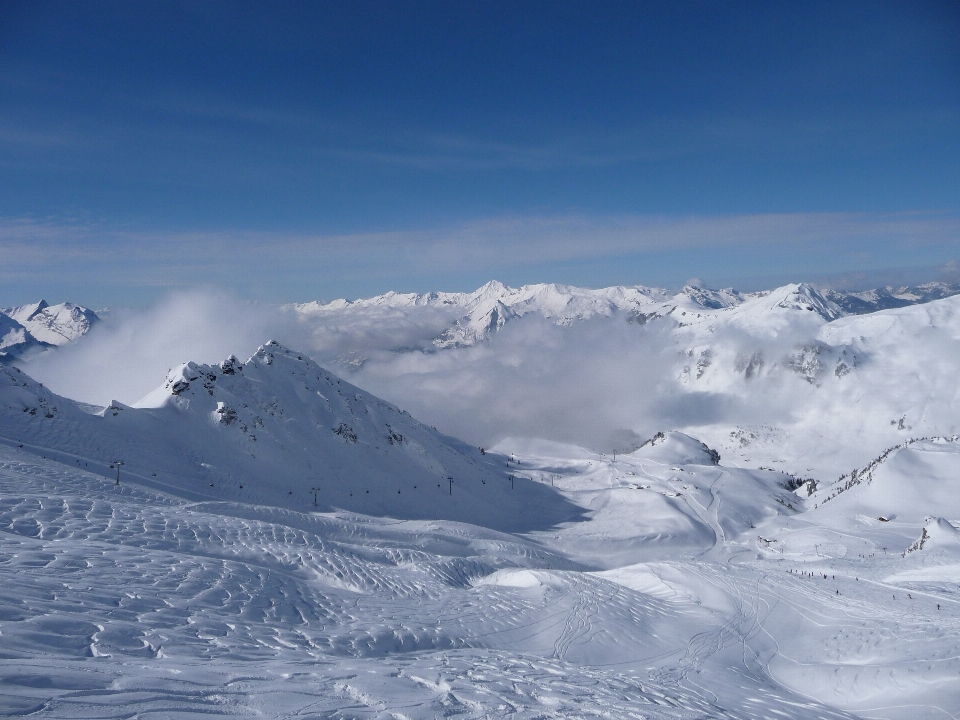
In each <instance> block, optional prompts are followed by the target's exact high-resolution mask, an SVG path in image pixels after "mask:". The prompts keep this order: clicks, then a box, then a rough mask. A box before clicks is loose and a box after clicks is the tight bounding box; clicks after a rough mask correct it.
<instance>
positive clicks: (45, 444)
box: [0, 343, 576, 529]
mask: <svg viewBox="0 0 960 720" xmlns="http://www.w3.org/2000/svg"><path fill="white" fill-rule="evenodd" d="M0 372H2V375H0V378H2V384H0V393H2V395H0V398H2V400H0V411H2V412H0V435H3V436H4V437H6V438H8V440H13V441H16V442H18V443H23V444H24V445H25V446H28V449H29V448H30V447H33V448H36V451H37V452H41V453H46V454H48V455H49V454H51V453H53V456H54V457H58V458H60V459H61V460H62V461H65V462H68V463H70V464H73V465H74V466H77V467H82V468H88V469H96V470H97V471H99V472H102V473H104V474H105V475H112V474H113V472H115V471H116V468H115V467H113V466H112V463H113V461H115V460H122V461H123V463H124V464H123V466H122V467H121V475H123V474H131V473H132V474H134V475H136V476H137V477H138V480H139V481H140V482H144V483H146V484H153V485H154V486H157V487H162V488H163V489H165V490H168V491H170V492H174V493H176V494H179V495H182V496H185V497H192V498H207V497H213V498H225V499H231V500H241V501H243V502H255V503H262V504H268V505H276V506H285V507H296V508H299V509H306V508H308V507H313V503H314V501H315V502H316V503H317V507H318V508H320V509H330V508H334V507H336V508H342V509H347V510H353V511H356V512H363V513H367V514H372V515H389V516H390V517H394V518H446V519H452V520H461V521H464V522H471V523H475V524H479V525H484V526H486V527H492V528H512V529H518V528H525V527H536V526H539V525H541V524H543V523H547V524H548V525H549V524H551V523H553V522H556V521H557V520H560V519H563V518H567V517H569V516H571V515H575V514H576V508H574V507H573V506H571V505H569V503H567V502H566V501H564V500H563V499H561V498H560V497H559V496H557V495H556V494H555V493H553V492H551V491H550V489H549V488H546V487H544V486H542V485H538V484H535V483H530V482H526V481H515V482H513V483H511V481H510V479H509V477H508V474H507V473H506V472H505V471H504V468H505V466H504V464H503V463H502V459H498V458H497V457H496V456H492V455H491V456H485V455H483V454H481V453H480V451H479V450H477V449H474V448H472V447H469V446H466V445H464V444H463V443H460V442H459V441H456V440H454V439H452V438H447V437H444V436H442V435H440V434H439V433H438V432H437V431H436V430H434V429H432V428H428V427H426V426H425V425H422V424H421V423H419V422H417V421H416V420H414V419H413V418H412V417H410V416H409V415H408V414H406V413H405V412H403V411H401V410H399V409H398V408H397V407H395V406H393V405H391V404H389V403H386V402H383V401H382V400H379V399H378V398H376V397H374V396H372V395H370V394H369V393H366V392H364V391H362V390H360V389H359V388H357V387H355V386H353V385H350V384H349V383H347V382H345V381H342V380H340V379H339V378H337V377H336V376H334V375H331V374H330V373H328V372H326V371H324V370H323V369H322V368H320V367H319V366H318V365H317V364H316V363H314V362H313V361H311V360H309V359H307V358H306V357H305V356H303V355H300V354H298V353H295V352H293V351H290V350H287V349H285V348H283V347H281V346H280V345H278V344H277V343H268V344H267V345H265V346H262V347H261V348H260V349H259V350H258V351H257V353H256V354H255V355H254V356H253V357H251V358H250V359H249V360H248V361H247V362H246V363H240V362H239V361H237V359H236V358H233V357H231V358H229V359H228V360H226V361H224V362H223V363H221V364H220V365H213V366H211V365H197V364H195V363H187V364H185V365H182V366H181V367H179V368H177V369H175V370H173V371H171V373H170V375H169V376H168V377H167V380H166V382H165V383H164V385H163V386H161V387H160V388H158V389H157V390H156V391H154V392H153V393H151V394H150V395H148V396H147V397H146V398H144V399H143V400H142V401H141V402H140V403H138V407H128V406H125V405H123V404H121V403H117V402H114V403H111V405H110V406H108V407H107V408H105V409H103V410H102V411H101V412H100V413H99V415H97V416H94V415H90V414H88V413H86V412H83V411H82V410H81V409H80V408H79V407H78V406H77V405H76V404H74V403H73V402H71V401H70V400H67V399H65V398H61V397H58V396H56V395H55V394H53V393H51V392H50V391H49V390H47V389H46V388H44V387H42V386H41V385H39V384H38V383H35V382H34V381H32V380H31V379H30V378H29V377H27V376H26V375H25V374H24V373H22V372H21V371H19V370H17V369H2V370H0ZM314 488H316V491H314Z"/></svg>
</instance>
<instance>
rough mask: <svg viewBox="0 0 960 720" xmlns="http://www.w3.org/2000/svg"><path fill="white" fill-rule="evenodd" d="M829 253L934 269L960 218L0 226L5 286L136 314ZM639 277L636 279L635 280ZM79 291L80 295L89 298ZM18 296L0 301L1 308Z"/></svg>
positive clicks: (727, 276)
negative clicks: (299, 228)
mask: <svg viewBox="0 0 960 720" xmlns="http://www.w3.org/2000/svg"><path fill="white" fill-rule="evenodd" d="M833 248H843V249H844V251H845V252H849V251H850V249H851V248H852V249H854V251H855V252H852V253H851V254H850V258H851V260H850V262H851V263H852V264H851V265H849V266H842V265H841V266H837V267H835V268H833V269H834V270H835V271H837V272H852V271H857V270H861V269H863V267H862V266H864V265H869V264H871V263H872V265H873V267H874V268H875V269H876V268H880V267H896V266H909V265H922V264H928V265H937V264H941V263H943V262H946V261H948V260H950V259H951V258H953V257H955V256H956V254H957V251H958V249H960V216H958V215H957V214H956V213H949V212H941V213H934V212H927V213H920V212H914V213H889V214H879V213H786V214H755V215H732V216H714V217H687V218H667V217H644V216H631V215H620V216H605V217H596V216H585V215H574V214H570V215H558V216H541V217H537V216H527V217H507V218H492V219H484V220H477V221H473V222H468V223H461V224H459V225H454V226H450V227H445V228H438V229H434V230H410V231H393V232H379V233H354V234H310V233H291V232H250V231H228V230H222V231H206V232H201V231H190V232H174V231H170V232H161V231H141V230H136V229H130V228H121V227H109V226H103V225H99V224H96V223H79V222H78V223H57V222H51V221H36V220H5V221H2V222H0V251H2V253H3V256H4V260H5V262H4V263H3V266H2V267H0V279H2V280H3V282H4V284H5V285H6V286H8V288H14V290H16V287H17V285H18V283H21V282H24V283H25V282H26V281H27V280H29V279H31V278H34V279H35V278H46V279H48V280H49V279H51V278H53V279H54V280H55V281H56V282H57V283H61V284H62V283H64V282H66V283H68V284H69V283H85V284H86V286H87V292H90V291H94V293H93V294H94V295H96V298H97V299H100V298H102V300H101V302H103V303H109V304H116V303H118V302H119V303H120V304H134V305H136V304H143V302H145V301H146V302H149V301H150V300H152V299H153V298H154V297H155V295H151V294H150V289H159V290H163V289H172V288H179V287H191V286H196V285H200V284H212V285H219V286H226V287H235V288H238V289H241V288H245V287H249V286H250V282H251V280H255V282H254V285H255V287H256V290H255V292H257V293H259V294H260V295H262V296H263V299H269V300H274V301H289V300H299V299H314V298H316V297H317V296H318V292H317V288H318V287H328V288H329V289H328V290H327V291H326V292H323V293H321V294H323V295H326V296H329V294H330V292H331V291H332V292H334V293H336V292H338V291H339V292H342V293H343V294H350V293H349V290H350V289H351V288H360V289H361V290H362V289H365V286H363V285H362V283H361V284H358V281H359V280H362V279H363V278H367V279H369V280H371V282H373V281H375V285H376V286H377V287H381V288H383V289H387V288H386V287H385V286H393V287H394V288H395V289H405V287H404V286H408V285H409V284H410V282H411V281H413V282H416V283H422V282H442V283H444V284H446V285H447V286H448V287H449V286H452V288H451V289H471V283H473V282H475V281H476V278H478V277H480V276H483V275H486V276H488V277H493V276H502V275H503V273H508V272H516V271H517V269H519V270H520V271H521V272H524V273H527V274H529V275H532V276H536V275H537V273H538V272H540V270H544V269H546V268H551V267H556V266H558V265H562V264H563V263H572V264H574V265H577V264H588V263H590V262H591V261H602V260H604V259H610V258H623V259H630V258H645V259H647V260H651V259H653V260H655V259H656V258H657V257H658V256H667V255H670V254H671V253H690V252H699V251H702V252H705V253H710V254H711V256H712V257H714V258H720V262H721V263H722V261H723V258H725V257H729V258H730V263H731V268H730V269H727V270H726V271H724V269H723V268H722V267H714V268H712V270H713V274H712V275H711V276H710V277H711V279H712V280H713V281H714V282H722V281H725V280H726V281H728V282H729V281H734V280H736V279H737V277H738V276H737V275H736V270H735V267H734V265H733V258H734V257H735V256H737V255H738V254H741V253H744V252H751V251H756V252H762V253H766V254H767V255H771V254H772V255H774V256H776V255H778V254H780V255H782V256H783V257H784V258H787V257H789V256H790V255H791V254H796V253H797V252H798V251H800V250H802V251H803V252H807V253H816V252H831V249H833ZM837 253H838V254H840V255H842V254H843V253H842V252H840V251H837ZM868 256H869V257H868ZM871 258H873V259H872V260H871ZM841 260H842V258H841ZM693 270H694V272H696V273H701V272H703V271H702V270H701V269H699V268H693ZM544 273H546V270H544ZM687 274H689V272H688V273H687ZM605 280H606V281H607V284H618V282H619V283H622V282H623V279H622V278H620V277H618V276H616V275H611V276H610V277H609V278H605V277H603V276H601V277H599V278H597V277H586V276H584V277H581V278H578V277H577V276H576V275H574V276H573V277H571V278H569V280H568V281H569V282H572V283H574V284H577V283H578V282H579V283H580V284H597V281H600V282H601V283H602V282H604V281H605ZM643 281H644V278H643V277H642V276H640V277H638V278H637V279H636V280H635V281H633V284H636V283H638V282H643ZM337 282H339V283H340V284H339V285H338V284H337ZM648 282H649V281H648ZM76 287H77V291H81V290H82V288H83V286H82V285H77V286H76ZM371 287H373V286H372V285H371ZM421 289H444V288H441V287H429V288H426V287H425V288H421ZM8 291H9V290H8ZM381 291H382V290H381ZM138 293H139V297H138ZM144 293H147V295H146V296H145V295H144ZM76 299H77V300H84V298H76ZM21 300H22V298H20V297H5V298H3V300H2V302H5V303H8V304H10V303H15V302H19V301H21ZM85 301H86V302H91V300H88V299H87V300H85Z"/></svg>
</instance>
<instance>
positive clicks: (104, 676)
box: [0, 288, 960, 719]
mask: <svg viewBox="0 0 960 720" xmlns="http://www.w3.org/2000/svg"><path fill="white" fill-rule="evenodd" d="M760 300H762V301H763V302H765V303H766V306H765V307H766V308H767V310H768V311H771V312H780V311H781V310H782V311H784V312H802V313H805V314H807V315H809V316H810V317H811V318H813V317H816V318H818V319H817V320H815V321H814V320H811V322H814V323H815V324H818V325H820V324H822V325H825V326H827V327H829V326H830V323H833V322H835V320H830V319H829V315H830V314H831V313H833V312H834V310H833V307H832V306H831V305H829V304H824V305H822V306H817V305H814V306H813V307H814V309H813V310H807V309H806V303H808V300H807V298H805V297H804V290H803V289H802V288H800V289H797V290H791V291H789V292H786V293H783V294H782V295H778V296H777V297H773V298H771V297H765V298H757V301H760ZM784 303H785V304H786V305H787V307H784V306H783V305H784ZM744 304H746V303H741V304H739V305H738V306H737V307H742V306H743V305H744ZM795 304H799V305H800V308H801V309H800V310H797V309H796V308H795V307H793V305H795ZM897 312H903V311H897ZM898 317H899V316H898ZM911 317H912V316H911ZM748 321H749V320H748V319H747V320H744V322H748ZM916 321H917V320H916V319H912V320H911V319H909V318H907V320H903V321H902V322H901V324H902V323H903V322H916ZM740 460H742V458H740ZM117 461H122V462H123V464H122V465H119V464H117ZM737 464H739V465H741V466H740V467H738V466H735V465H733V464H728V463H726V460H725V458H724V457H723V452H722V450H721V452H720V453H718V452H717V450H716V449H714V447H711V446H710V445H709V444H705V443H704V442H701V440H699V439H697V438H696V437H692V436H691V435H690V434H685V433H679V432H663V433H658V434H657V435H655V436H654V437H652V438H651V439H650V440H649V441H648V442H646V443H644V444H642V445H641V446H640V447H638V448H637V449H635V450H633V451H632V452H630V453H628V454H618V455H616V457H614V456H613V455H612V454H600V453H596V452H592V451H589V450H586V449H583V448H579V447H576V446H574V445H570V444H559V443H555V442H545V441H535V440H523V439H514V440H504V441H503V442H501V443H500V444H499V445H498V446H497V447H495V448H492V449H490V448H485V449H483V450H481V449H480V448H474V447H471V446H467V445H465V444H463V443H460V442H459V441H456V440H453V439H451V438H448V437H445V436H443V435H442V434H440V433H439V432H437V431H435V430H434V429H433V428H430V427H427V426H425V425H423V424H421V423H419V422H417V421H416V420H414V419H413V418H412V417H410V416H409V415H407V414H406V413H405V412H404V411H402V410H400V409H399V408H397V407H395V406H393V405H391V404H390V403H387V402H385V401H383V400H380V399H378V398H376V397H375V396H373V395H370V394H369V393H366V392H364V391H362V390H360V389H359V388H357V387H354V386H352V385H350V384H349V383H347V382H346V381H344V380H342V379H341V378H338V377H336V376H335V375H332V374H331V373H329V372H327V371H325V370H323V369H322V368H320V367H319V366H318V365H316V364H315V363H314V362H313V361H311V360H309V359H308V358H307V357H306V356H304V355H301V354H299V353H297V352H296V351H293V350H290V349H287V348H285V347H283V346H281V345H279V344H276V343H267V344H265V345H264V346H263V347H261V348H260V349H259V350H258V351H257V352H256V353H255V354H254V355H253V357H251V358H250V359H248V360H247V361H245V362H240V361H239V360H238V359H236V358H232V357H231V358H228V359H227V360H225V361H224V362H223V363H221V364H219V365H198V364H194V363H187V364H184V365H182V366H180V367H177V368H174V369H173V370H172V371H171V372H170V374H169V375H168V377H167V378H166V380H165V381H164V382H163V383H162V384H161V385H160V386H159V387H158V388H157V390H156V391H155V392H153V393H151V394H150V395H148V396H147V397H146V398H144V399H143V400H142V401H141V402H140V403H137V404H136V406H135V407H133V406H126V405H123V404H122V403H111V404H110V405H108V406H107V407H105V408H100V409H92V408H87V407H82V406H79V405H77V404H76V403H73V402H72V401H70V400H68V399H66V398H63V397H60V396H57V395H56V394H54V393H52V392H50V391H49V390H48V389H47V388H45V387H43V386H41V385H39V384H38V383H36V382H34V381H33V380H32V379H30V378H29V376H28V375H26V374H25V373H24V372H22V371H20V370H17V369H12V368H0V715H4V716H22V715H33V716H37V717H50V718H55V717H58V718H111V717H149V716H155V717H177V718H188V717H199V716H203V715H208V714H212V715H219V716H223V717H249V716H262V717H277V718H281V717H288V718H292V717H298V718H320V717H324V718H336V717H340V718H388V717H390V718H439V717H444V718H450V717H464V718H485V717H514V718H546V717H615V718H621V717H622V718H631V717H633V718H651V719H658V718H758V719H759V718H811V719H812V718H817V719H820V718H856V717H863V718H904V719H906V718H949V717H956V715H957V711H958V708H960V654H958V652H957V651H958V647H960V594H958V591H957V580H958V568H960V543H958V541H957V537H958V536H960V532H958V531H957V529H956V528H957V525H958V524H960V500H958V499H957V498H960V443H958V442H957V440H956V438H954V437H936V438H934V437H931V438H927V439H917V440H913V441H910V440H905V441H901V442H900V443H898V444H895V445H892V446H891V447H889V448H888V449H887V450H886V451H885V452H884V453H882V454H880V455H877V456H876V457H874V458H873V459H872V460H870V461H869V462H865V463H861V464H859V465H858V466H857V467H856V468H849V470H848V472H847V473H845V474H844V475H843V476H840V477H839V478H835V479H827V478H821V479H820V480H819V482H806V481H805V478H802V477H797V476H794V475H791V474H789V473H786V472H783V471H781V470H779V469H777V470H772V469H760V468H757V467H756V466H753V467H749V466H747V465H746V464H744V463H741V462H738V463H737ZM854 470H856V472H854Z"/></svg>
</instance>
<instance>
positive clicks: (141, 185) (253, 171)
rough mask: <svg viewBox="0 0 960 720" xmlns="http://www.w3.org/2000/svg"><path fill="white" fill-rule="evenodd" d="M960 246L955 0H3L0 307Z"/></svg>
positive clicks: (828, 262)
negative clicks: (204, 290) (188, 289)
mask: <svg viewBox="0 0 960 720" xmlns="http://www.w3.org/2000/svg"><path fill="white" fill-rule="evenodd" d="M958 257H960V9H958V6H957V4H956V3H955V2H940V3H938V2H901V3H883V2H865V3H855V2H845V3H836V2H827V3H818V2H756V3H750V2H743V3H724V2H689V3H667V2H650V3H644V2H608V3H605V2H596V3H586V2H569V3H564V2H543V3H535V2H517V1H516V0H514V1H513V2H504V3H499V2H477V3H467V2H447V3H427V2H387V1H386V0H383V1H381V2H370V3H365V2H350V3H342V2H339V3H321V2H302V3H300V2H297V3H293V2H287V3H284V2H280V3H242V2H230V3H214V2H203V3H199V2H184V3H177V2H168V3H148V2H137V3H129V2H121V3H110V2H96V3H63V2H55V3H46V2H35V1H34V2H16V1H11V2H5V3H3V4H0V303H2V304H12V303H18V302H26V301H28V300H31V299H35V298H37V297H39V296H44V297H46V298H47V299H48V300H51V301H56V300H73V301H76V302H82V303H85V304H89V305H92V306H103V305H118V304H120V305H143V304H146V303H149V302H151V301H152V300H153V299H154V298H155V297H156V296H157V295H159V294H162V293H164V292H166V291H168V290H171V289H176V288H178V287H185V286H197V285H211V286H216V287H221V288H226V289H228V290H230V291H233V292H235V293H237V294H239V295H240V296H241V297H249V298H252V299H259V300H265V301H288V300H309V299H317V298H326V299H332V298H334V297H338V296H347V297H357V296H361V295H370V294H375V293H379V292H383V291H386V290H388V289H395V290H403V291H410V290H428V289H446V290H455V289H472V288H473V287H476V286H478V285H479V284H481V283H482V282H484V281H486V280H488V279H490V278H494V277H496V278H498V279H500V280H502V281H504V282H507V283H510V284H521V283H525V282H542V281H557V282H566V283H572V284H581V285H593V286H600V285H610V284H636V283H641V284H656V285H668V286H675V285H679V284H682V283H683V282H684V281H685V280H686V279H688V278H690V277H699V278H702V279H703V280H704V282H706V283H708V284H710V285H713V286H720V285H730V284H733V285H738V286H743V287H749V286H751V285H753V286H756V285H758V284H761V285H762V284H764V283H767V284H770V283H779V282H786V281H790V280H800V279H810V278H814V277H823V276H829V275H833V274H850V273H857V272H867V273H869V272H872V271H876V270H880V269H885V268H911V267H929V268H934V267H935V266H939V265H942V264H944V263H948V262H949V261H951V260H955V259H956V258H958ZM929 272H930V273H935V271H934V270H932V269H931V270H930V271H929ZM920 274H922V273H920Z"/></svg>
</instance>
